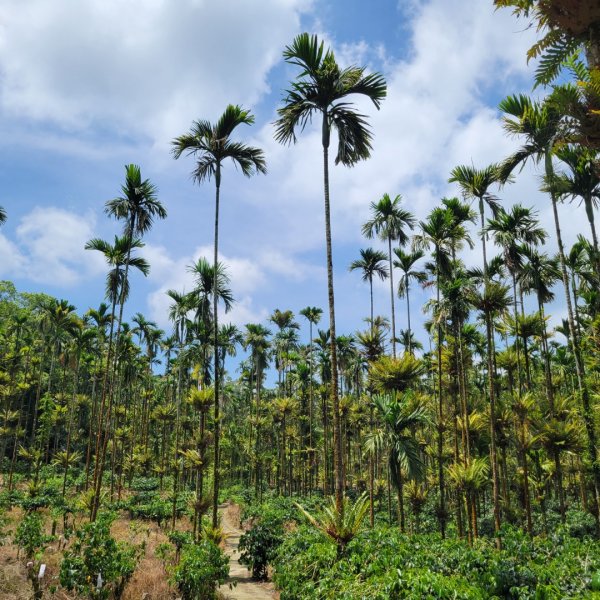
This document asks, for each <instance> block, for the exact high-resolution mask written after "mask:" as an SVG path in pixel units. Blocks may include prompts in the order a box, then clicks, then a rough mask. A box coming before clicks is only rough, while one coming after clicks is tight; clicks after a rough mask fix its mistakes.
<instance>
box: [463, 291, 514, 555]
mask: <svg viewBox="0 0 600 600" xmlns="http://www.w3.org/2000/svg"><path fill="white" fill-rule="evenodd" d="M470 300H471V303H472V304H473V306H474V307H475V308H476V309H477V310H479V311H481V313H483V316H484V319H485V323H486V328H485V329H486V338H487V349H488V351H487V371H488V376H487V383H488V392H489V398H490V463H491V465H492V501H493V507H494V531H495V534H496V546H497V547H498V548H500V545H501V542H500V537H499V533H500V479H499V476H498V456H497V442H496V418H497V409H496V372H495V361H494V352H493V348H494V345H493V342H492V335H493V329H492V323H493V319H494V316H495V315H498V314H499V313H502V312H505V311H506V310H507V309H508V306H510V299H509V296H508V288H507V287H506V286H503V285H501V284H499V283H496V282H493V281H488V282H487V284H486V285H484V286H483V289H482V290H481V291H480V292H474V293H473V294H471V298H470ZM490 349H492V350H490Z"/></svg>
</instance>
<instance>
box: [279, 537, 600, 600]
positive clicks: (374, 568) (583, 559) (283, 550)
mask: <svg viewBox="0 0 600 600" xmlns="http://www.w3.org/2000/svg"><path fill="white" fill-rule="evenodd" d="M564 531H565V532H564V533H560V532H559V533H557V534H556V535H554V536H550V537H549V538H548V539H541V538H536V539H534V541H531V540H529V538H528V537H527V536H526V535H525V534H524V533H522V532H520V531H518V530H516V529H507V530H505V531H504V532H503V549H502V550H501V551H498V550H496V549H495V547H494V545H493V542H492V541H490V540H478V541H477V543H476V544H475V546H474V547H473V548H470V547H469V546H468V545H467V544H466V542H463V541H460V540H456V539H446V540H442V539H441V538H440V537H439V536H438V535H414V536H410V537H408V536H405V535H402V534H400V533H399V531H398V530H397V529H395V528H387V527H377V528H375V529H372V530H364V531H362V532H361V533H359V534H358V535H357V536H356V537H355V538H354V539H353V540H352V541H351V542H350V543H349V544H348V546H347V548H346V552H345V554H344V556H343V558H342V559H341V560H337V559H336V547H335V545H334V544H333V543H332V542H330V541H328V540H327V539H326V538H325V536H323V535H321V534H319V532H317V531H316V530H314V529H310V528H308V527H305V526H302V527H300V528H298V529H297V530H296V531H294V532H292V533H290V534H289V535H288V536H286V539H285V541H284V542H283V544H282V545H281V546H280V548H279V551H278V553H277V557H276V559H275V561H274V566H275V574H274V581H275V583H276V584H277V586H278V588H279V589H280V590H281V600H292V599H294V600H302V599H308V598H320V599H323V600H326V599H328V598H332V599H333V598H335V600H352V599H355V598H369V599H373V600H376V599H380V600H387V599H392V600H393V599H400V598H402V599H404V598H408V599H411V600H417V599H432V600H433V599H434V598H435V599H438V598H439V599H445V598H447V599H450V598H453V599H457V600H458V599H465V600H476V599H484V598H497V599H500V598H502V599H515V600H549V599H556V600H558V599H562V598H600V594H598V593H597V592H595V591H594V589H593V586H592V580H593V578H594V576H595V575H596V573H597V572H598V571H599V570H600V544H599V543H598V542H596V541H592V540H590V539H585V540H578V539H575V538H572V537H570V536H568V535H567V533H566V529H565V530H564Z"/></svg>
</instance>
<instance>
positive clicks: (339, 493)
mask: <svg viewBox="0 0 600 600" xmlns="http://www.w3.org/2000/svg"><path fill="white" fill-rule="evenodd" d="M329 133H330V132H329V122H328V117H327V113H326V112H324V113H323V186H324V195H325V242H326V249H327V292H328V293H327V296H328V301H329V335H330V347H331V404H332V409H333V464H334V471H335V505H336V509H337V511H338V513H339V514H340V515H343V513H344V502H343V499H344V488H343V485H344V474H343V465H342V432H341V427H340V406H339V404H340V401H339V395H338V363H337V348H336V335H335V298H334V293H333V257H332V251H331V209H330V204H329Z"/></svg>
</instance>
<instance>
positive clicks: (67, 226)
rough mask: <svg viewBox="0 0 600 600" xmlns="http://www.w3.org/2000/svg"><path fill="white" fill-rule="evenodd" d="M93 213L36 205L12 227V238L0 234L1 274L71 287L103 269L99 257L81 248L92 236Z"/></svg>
mask: <svg viewBox="0 0 600 600" xmlns="http://www.w3.org/2000/svg"><path fill="white" fill-rule="evenodd" d="M94 225H95V219H94V217H93V215H91V214H88V215H78V214H75V213H73V212H70V211H67V210H63V209H60V208H55V207H36V208H34V209H33V210H32V211H31V212H29V213H28V214H26V215H25V216H24V217H23V218H22V219H21V220H20V222H19V225H18V226H17V228H16V236H15V238H16V239H15V241H10V240H8V239H7V238H6V237H5V236H0V262H1V264H2V267H1V269H2V275H3V276H6V277H13V278H16V279H24V278H25V279H30V280H31V281H35V282H37V283H44V284H49V285H53V286H69V287H73V286H75V285H77V284H79V283H81V282H82V281H85V280H86V279H89V278H90V277H92V276H95V275H98V274H100V273H102V272H103V270H104V265H103V259H102V257H101V256H98V255H97V253H93V252H89V251H86V250H85V249H84V246H85V244H86V242H87V241H88V240H89V239H91V238H92V237H94Z"/></svg>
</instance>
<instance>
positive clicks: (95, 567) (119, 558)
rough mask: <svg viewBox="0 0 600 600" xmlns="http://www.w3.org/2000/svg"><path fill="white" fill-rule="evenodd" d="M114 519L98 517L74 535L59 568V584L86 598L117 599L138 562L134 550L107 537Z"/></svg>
mask: <svg viewBox="0 0 600 600" xmlns="http://www.w3.org/2000/svg"><path fill="white" fill-rule="evenodd" d="M113 520H114V515H112V514H108V513H103V514H100V515H99V516H98V518H97V520H96V521H94V522H93V523H88V524H86V525H84V527H83V528H82V529H80V530H78V531H77V532H76V534H75V542H74V543H73V546H72V547H71V549H70V550H68V551H67V552H65V554H64V558H63V561H62V563H61V565H60V583H61V585H62V586H63V587H65V588H66V589H68V590H74V591H76V592H77V593H79V594H82V595H86V596H88V597H89V598H95V599H104V598H114V599H118V598H120V597H121V595H122V594H123V590H124V588H125V585H126V583H127V582H128V581H129V579H130V578H131V576H132V575H133V572H134V570H135V566H136V564H137V560H138V552H137V550H136V548H134V547H133V546H131V545H129V544H123V543H117V542H116V541H115V539H114V538H113V537H112V536H111V535H110V525H111V523H112V521H113Z"/></svg>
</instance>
